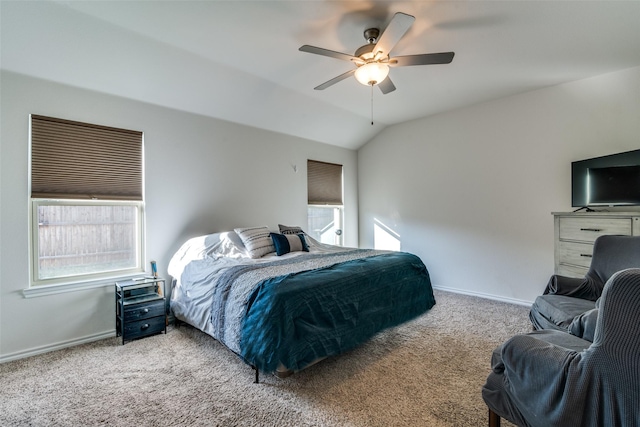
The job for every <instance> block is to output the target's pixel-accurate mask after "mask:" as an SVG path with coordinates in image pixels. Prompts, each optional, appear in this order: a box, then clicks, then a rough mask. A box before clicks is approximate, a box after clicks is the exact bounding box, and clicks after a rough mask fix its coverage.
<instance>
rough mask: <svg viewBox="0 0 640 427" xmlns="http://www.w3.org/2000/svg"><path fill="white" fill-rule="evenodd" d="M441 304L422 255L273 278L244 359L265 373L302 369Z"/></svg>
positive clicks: (251, 322)
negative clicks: (433, 288)
mask: <svg viewBox="0 0 640 427" xmlns="http://www.w3.org/2000/svg"><path fill="white" fill-rule="evenodd" d="M435 303H436V301H435V298H434V296H433V290H432V288H431V280H430V278H429V273H428V271H427V269H426V267H425V266H424V264H423V263H422V261H421V260H420V258H418V257H417V256H415V255H413V254H409V253H406V252H393V253H387V254H382V255H377V256H373V257H368V258H363V259H357V260H353V261H347V262H344V263H340V264H336V265H333V266H330V267H326V268H321V269H317V270H311V271H304V272H300V273H294V274H289V275H286V276H280V277H275V278H272V279H268V280H266V281H264V282H263V283H261V284H260V285H259V286H258V287H257V288H256V290H255V292H254V293H253V295H252V297H251V301H250V303H249V305H248V309H247V316H246V318H245V321H244V323H243V325H242V339H241V343H242V345H241V347H242V357H243V358H244V359H245V361H247V362H248V363H250V364H251V365H253V366H255V367H256V368H258V369H260V370H261V371H263V372H274V371H275V370H276V368H277V367H278V366H279V364H280V363H282V364H283V365H284V366H285V367H286V368H288V369H290V370H293V371H297V370H300V369H302V368H304V367H305V366H307V365H309V364H310V363H311V362H313V361H315V360H317V359H319V358H323V357H327V356H333V355H337V354H341V353H343V352H345V351H347V350H350V349H352V348H354V347H356V346H358V345H360V344H362V343H364V342H365V341H367V340H369V339H370V338H371V337H373V336H374V335H375V334H376V333H377V332H379V331H381V330H383V329H386V328H389V327H392V326H397V325H399V324H401V323H404V322H406V321H408V320H411V319H413V318H415V317H417V316H419V315H420V314H422V313H424V312H426V311H427V310H429V309H430V308H431V307H433V305H434V304H435Z"/></svg>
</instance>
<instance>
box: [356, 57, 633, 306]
mask: <svg viewBox="0 0 640 427" xmlns="http://www.w3.org/2000/svg"><path fill="white" fill-rule="evenodd" d="M638 148H640V68H633V69H629V70H623V71H620V72H616V73H611V74H607V75H603V76H598V77H595V78H590V79H586V80H581V81H577V82H572V83H569V84H564V85H560V86H556V87H551V88H547V89H543V90H538V91H534V92H529V93H524V94H521V95H516V96H512V97H508V98H503V99H500V100H496V101H493V102H487V103H483V104H480V105H476V106H471V107H468V108H464V109H461V110H456V111H452V112H449V113H445V114H440V115H437V116H432V117H428V118H424V119H420V120H416V121H412V122H408V123H403V124H399V125H396V126H392V127H389V128H387V129H385V130H384V131H383V132H382V133H381V134H380V135H379V136H377V137H376V138H374V139H373V140H372V141H370V142H369V143H368V144H366V145H365V146H364V147H362V148H361V149H360V150H359V152H358V165H359V166H358V182H359V201H360V203H359V209H360V222H359V226H360V245H361V246H373V245H374V238H373V236H374V235H373V229H374V224H375V221H380V222H382V223H384V224H385V225H386V226H387V227H389V228H390V229H391V230H393V231H395V232H397V233H398V234H399V235H400V241H401V248H402V250H406V251H409V252H414V253H416V254H417V255H419V256H420V257H421V258H422V260H423V261H424V262H425V264H426V265H427V268H428V269H429V271H430V273H431V276H432V281H433V284H434V286H436V287H440V288H448V289H452V290H457V291H460V292H465V293H471V294H480V295H484V296H490V297H497V298H500V299H505V300H512V301H519V302H530V301H532V300H533V299H534V298H535V297H536V296H537V295H539V294H540V293H541V292H542V290H543V289H544V286H545V285H546V282H547V280H548V278H549V276H550V275H551V274H552V273H553V217H552V215H551V212H552V211H568V210H569V211H570V210H572V209H571V199H570V193H571V189H570V163H571V161H574V160H579V159H583V158H589V157H594V156H601V155H607V154H612V153H616V152H621V151H628V150H634V149H638Z"/></svg>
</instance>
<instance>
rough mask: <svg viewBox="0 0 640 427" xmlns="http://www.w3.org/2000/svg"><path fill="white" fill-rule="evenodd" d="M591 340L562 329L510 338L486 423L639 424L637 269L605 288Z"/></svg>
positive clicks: (490, 382) (545, 426)
mask: <svg viewBox="0 0 640 427" xmlns="http://www.w3.org/2000/svg"><path fill="white" fill-rule="evenodd" d="M599 311H600V313H599V315H598V316H597V321H596V327H595V333H594V341H593V343H591V342H589V341H586V340H583V339H581V338H578V337H576V336H573V335H570V334H567V333H565V332H561V331H557V330H543V331H535V332H531V333H529V334H525V335H517V336H515V337H513V338H511V339H510V340H508V341H506V342H505V343H504V344H503V345H502V346H500V347H499V348H498V349H496V351H494V353H493V356H492V372H491V373H490V374H489V376H488V378H487V382H486V384H485V385H484V386H483V388H482V397H483V399H484V401H485V403H486V404H487V406H488V407H489V425H490V427H497V426H499V425H500V417H502V418H505V419H507V420H509V421H511V422H513V423H515V424H517V425H518V426H523V427H524V426H526V427H538V426H539V427H554V426H557V427H570V426H579V427H589V426H593V427H599V426H612V427H614V426H621V427H630V426H640V409H639V408H640V269H628V270H623V271H620V272H618V273H615V274H614V275H613V276H612V277H611V278H610V279H609V281H608V282H607V283H606V285H605V286H604V290H603V293H602V297H601V300H600V307H599Z"/></svg>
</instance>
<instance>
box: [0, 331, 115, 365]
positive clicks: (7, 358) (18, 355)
mask: <svg viewBox="0 0 640 427" xmlns="http://www.w3.org/2000/svg"><path fill="white" fill-rule="evenodd" d="M114 336H116V331H115V330H112V331H107V332H101V333H99V334H94V335H89V336H86V337H82V338H76V339H73V340H68V341H61V342H58V343H55V344H49V345H44V346H41V347H35V348H31V349H29V350H24V351H18V352H15V353H9V354H4V355H0V363H6V362H11V361H12V360H18V359H24V358H27V357H31V356H36V355H38V354H43V353H48V352H50V351H55V350H61V349H63V348H68V347H74V346H76V345H80V344H86V343H90V342H93V341H99V340H103V339H106V338H112V337H114Z"/></svg>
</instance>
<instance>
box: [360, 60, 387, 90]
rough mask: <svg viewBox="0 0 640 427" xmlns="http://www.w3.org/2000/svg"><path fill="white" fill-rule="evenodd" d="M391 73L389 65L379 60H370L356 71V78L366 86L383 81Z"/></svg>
mask: <svg viewBox="0 0 640 427" xmlns="http://www.w3.org/2000/svg"><path fill="white" fill-rule="evenodd" d="M388 75H389V66H388V65H387V64H381V63H379V62H369V63H367V64H364V65H361V66H360V67H358V69H357V70H356V72H355V76H356V80H358V81H359V82H360V83H362V84H363V85H365V86H374V85H377V84H379V83H382V81H383V80H384V79H386V78H387V76H388Z"/></svg>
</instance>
